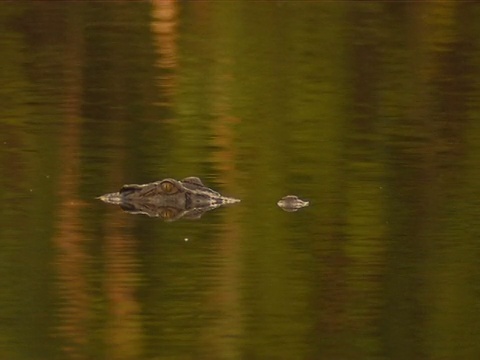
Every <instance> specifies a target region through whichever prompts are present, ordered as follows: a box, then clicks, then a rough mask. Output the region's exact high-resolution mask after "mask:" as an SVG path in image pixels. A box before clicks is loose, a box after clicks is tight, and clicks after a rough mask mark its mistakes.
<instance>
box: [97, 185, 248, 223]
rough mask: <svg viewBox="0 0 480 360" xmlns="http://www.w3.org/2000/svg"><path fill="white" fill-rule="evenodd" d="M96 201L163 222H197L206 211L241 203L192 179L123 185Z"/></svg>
mask: <svg viewBox="0 0 480 360" xmlns="http://www.w3.org/2000/svg"><path fill="white" fill-rule="evenodd" d="M98 199H100V200H102V201H103V202H106V203H109V204H115V205H119V206H120V207H121V208H122V209H123V210H124V211H126V212H128V213H131V214H145V215H147V216H150V217H160V218H162V219H163V220H165V221H175V220H178V219H180V218H182V217H183V218H187V219H198V218H200V217H201V216H202V215H203V214H204V213H205V212H207V211H210V210H213V209H216V208H218V207H220V206H222V205H227V204H234V203H237V202H239V201H240V200H238V199H234V198H230V197H226V196H222V195H221V194H220V193H218V192H216V191H214V190H212V189H210V188H208V187H206V186H205V185H204V184H203V183H202V181H201V180H200V179H199V178H198V177H193V176H191V177H187V178H185V179H182V180H180V181H178V180H175V179H170V178H166V179H163V180H160V181H155V182H152V183H148V184H142V185H138V184H130V185H124V186H122V188H121V189H120V190H119V191H118V192H114V193H108V194H105V195H102V196H99V197H98Z"/></svg>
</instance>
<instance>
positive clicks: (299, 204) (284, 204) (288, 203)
mask: <svg viewBox="0 0 480 360" xmlns="http://www.w3.org/2000/svg"><path fill="white" fill-rule="evenodd" d="M277 205H278V206H279V207H281V208H282V209H283V210H285V211H289V212H292V211H297V210H298V209H300V208H303V207H305V206H308V205H310V202H308V201H305V200H302V199H299V197H298V196H296V195H287V196H284V197H283V198H281V199H280V200H279V201H278V202H277Z"/></svg>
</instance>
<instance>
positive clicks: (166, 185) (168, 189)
mask: <svg viewBox="0 0 480 360" xmlns="http://www.w3.org/2000/svg"><path fill="white" fill-rule="evenodd" d="M160 188H161V189H162V191H164V192H165V193H167V194H175V193H176V192H177V191H178V189H177V187H176V186H175V185H173V184H172V183H171V182H170V181H164V182H162V183H161V184H160Z"/></svg>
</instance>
